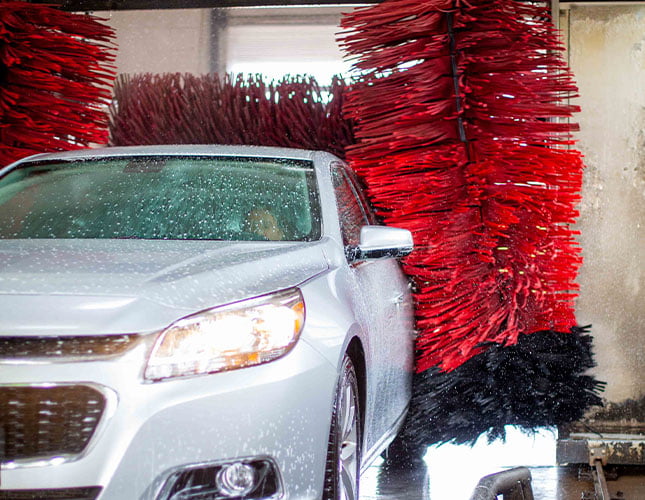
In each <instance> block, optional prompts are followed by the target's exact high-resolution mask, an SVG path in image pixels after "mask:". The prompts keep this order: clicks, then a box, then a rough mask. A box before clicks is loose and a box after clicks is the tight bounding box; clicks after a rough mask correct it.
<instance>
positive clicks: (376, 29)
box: [343, 0, 583, 371]
mask: <svg viewBox="0 0 645 500" xmlns="http://www.w3.org/2000/svg"><path fill="white" fill-rule="evenodd" d="M343 27H344V28H345V29H346V30H348V32H347V33H346V34H345V35H344V38H343V44H344V46H345V49H346V51H347V53H348V54H349V55H350V56H351V57H353V58H355V66H356V68H358V69H360V70H362V71H363V74H364V76H363V77H362V78H361V79H360V80H359V81H357V82H355V83H354V85H353V87H352V89H351V90H350V91H349V92H348V95H347V97H346V104H345V112H346V115H347V116H348V117H351V118H352V119H353V120H355V135H356V140H357V144H356V145H355V146H352V147H350V148H349V149H348V159H349V161H350V163H351V165H352V166H353V168H354V169H355V170H356V171H357V172H358V173H359V174H360V175H361V176H362V177H363V179H364V180H365V181H366V184H367V185H368V189H369V194H370V196H371V199H372V201H373V203H374V205H375V206H376V207H377V209H378V211H379V213H380V214H381V215H382V216H383V217H384V218H385V221H386V222H387V223H388V224H391V225H394V226H400V227H405V228H408V229H410V230H411V231H412V232H413V234H414V238H415V244H416V250H415V251H414V253H413V254H412V255H411V256H409V257H408V258H407V259H406V260H405V270H406V272H407V273H408V274H409V275H410V276H412V277H413V278H414V281H415V284H416V293H415V297H416V303H417V325H418V327H419V330H420V335H419V337H418V342H417V348H418V358H417V369H418V371H423V370H426V369H428V368H430V367H433V366H438V367H440V368H441V369H443V370H452V369H454V368H456V367H458V366H460V365H461V364H463V363H464V362H465V361H467V360H468V359H470V358H471V357H473V356H474V355H476V354H477V353H478V352H481V350H482V349H483V348H482V347H481V344H482V343H486V342H496V343H501V344H514V343H516V342H517V340H518V336H519V335H520V334H527V333H532V332H535V331H539V330H546V329H555V330H560V331H564V330H569V328H570V327H572V326H574V325H575V318H574V312H573V299H574V297H575V290H577V286H576V284H575V281H574V280H575V277H576V274H577V269H578V267H579V265H580V251H579V248H578V246H577V244H576V242H575V240H574V232H573V231H572V230H571V228H570V224H571V223H572V222H574V219H575V216H576V215H577V213H576V210H575V205H576V203H577V202H578V201H579V192H580V189H581V182H582V167H583V166H582V162H581V158H580V154H579V153H578V152H576V151H573V150H568V149H566V147H568V146H569V145H570V144H572V139H571V135H570V134H571V131H573V130H575V126H573V125H570V124H569V123H567V122H565V121H562V120H560V118H568V117H570V116H571V114H572V113H573V112H574V111H576V110H577V109H576V107H575V106H571V105H568V104H567V99H568V98H569V97H572V96H574V95H575V92H576V88H575V85H574V83H573V81H572V78H571V75H570V73H569V71H568V69H567V67H566V65H565V63H564V62H563V60H562V58H561V56H560V51H561V49H562V47H561V46H560V44H559V43H558V41H557V36H556V34H555V33H554V30H553V29H552V27H551V26H550V24H549V22H548V11H547V10H546V9H545V8H544V6H542V7H540V6H537V5H536V4H534V3H528V2H527V3H525V2H518V1H516V0H495V1H492V0H472V1H469V2H465V1H461V2H460V1H456V0H430V1H425V2H418V1H416V0H386V1H385V2H382V3H380V4H378V5H375V6H370V7H365V8H359V9H356V10H355V11H354V12H353V13H352V14H349V15H347V16H346V17H345V18H344V20H343Z"/></svg>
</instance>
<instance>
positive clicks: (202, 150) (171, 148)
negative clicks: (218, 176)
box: [17, 144, 316, 163]
mask: <svg viewBox="0 0 645 500" xmlns="http://www.w3.org/2000/svg"><path fill="white" fill-rule="evenodd" d="M315 153H316V152H315V151H310V150H306V149H294V148H278V147H269V146H227V145H210V144H173V145H158V146H119V147H104V148H94V149H76V150H71V151H63V152H59V153H43V154H38V155H34V156H30V157H27V158H23V159H22V160H19V161H18V162H17V163H23V162H28V161H43V160H46V161H50V160H67V161H69V160H75V159H81V160H82V159H90V158H111V157H118V156H190V155H194V156H212V155H222V156H256V157H267V158H289V159H294V160H298V159H301V160H311V159H312V158H313V156H314V154H315Z"/></svg>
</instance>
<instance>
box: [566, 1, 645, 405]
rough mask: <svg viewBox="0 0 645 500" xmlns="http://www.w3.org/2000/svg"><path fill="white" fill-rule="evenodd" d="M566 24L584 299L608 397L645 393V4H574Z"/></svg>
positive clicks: (582, 315) (584, 316)
mask: <svg viewBox="0 0 645 500" xmlns="http://www.w3.org/2000/svg"><path fill="white" fill-rule="evenodd" d="M561 27H562V29H563V30H564V34H565V37H567V39H568V46H569V57H570V64H571V67H572V69H573V72H574V74H575V76H576V80H577V82H578V86H579V88H580V95H581V98H580V99H578V100H577V101H578V103H579V104H580V105H581V106H582V113H580V114H579V115H578V116H577V117H576V118H577V121H578V122H579V123H580V126H581V132H580V134H579V136H578V137H579V144H578V148H579V149H580V150H581V151H582V152H583V154H584V155H585V160H586V161H585V162H586V165H587V168H586V172H585V177H584V188H583V201H582V204H581V207H580V208H581V217H580V220H579V230H580V231H581V233H582V234H581V236H580V243H581V245H582V249H583V255H584V259H585V260H584V265H583V267H582V269H581V274H580V277H579V280H578V281H579V283H580V286H581V293H580V298H579V300H578V303H577V313H578V320H579V323H580V324H592V325H593V328H592V333H593V335H594V343H595V350H596V359H597V361H598V367H597V369H596V374H597V376H598V378H599V379H601V380H605V381H607V382H608V386H607V390H606V394H605V395H606V397H607V398H608V399H609V400H610V401H615V402H618V401H622V400H624V399H626V398H630V397H631V398H635V397H638V396H640V395H643V394H645V348H644V345H643V344H644V343H645V5H644V6H612V7H591V6H575V5H574V6H572V7H571V8H570V9H569V10H568V11H564V16H563V17H562V18H561Z"/></svg>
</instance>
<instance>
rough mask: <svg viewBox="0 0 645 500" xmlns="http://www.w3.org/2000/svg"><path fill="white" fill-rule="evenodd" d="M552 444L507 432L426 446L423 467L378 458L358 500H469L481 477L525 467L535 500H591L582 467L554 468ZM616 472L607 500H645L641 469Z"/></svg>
mask: <svg viewBox="0 0 645 500" xmlns="http://www.w3.org/2000/svg"><path fill="white" fill-rule="evenodd" d="M555 443H556V438H555V435H554V434H553V433H552V432H550V431H543V432H540V433H538V434H536V435H535V436H533V437H529V436H526V435H524V434H522V433H521V432H519V431H516V430H514V429H510V430H509V431H508V435H507V440H506V443H502V442H495V443H492V444H488V443H487V442H486V441H485V440H483V439H481V440H480V441H478V442H477V443H476V444H475V446H474V447H470V446H454V445H443V446H440V447H431V448H429V449H428V451H427V453H426V455H425V457H424V460H423V461H422V462H419V463H418V464H417V465H416V466H410V467H406V468H403V469H400V468H396V469H392V468H391V467H388V465H387V463H386V462H384V461H383V460H382V459H378V460H377V461H376V462H375V463H374V464H373V465H372V466H371V467H370V468H369V469H368V470H367V471H366V472H365V474H363V477H362V480H361V496H360V500H469V499H470V497H471V495H472V492H473V490H474V489H475V487H476V485H477V483H478V481H479V479H480V478H482V477H483V476H485V475H487V474H492V473H495V472H499V471H502V470H505V469H509V468H513V467H517V466H527V467H529V469H530V471H531V476H532V485H533V494H534V497H535V500H580V499H584V498H588V499H589V500H593V499H594V495H593V491H594V485H593V482H592V479H591V477H590V476H589V475H587V474H586V472H587V468H585V467H582V468H580V467H578V466H570V467H558V466H556V465H555ZM608 471H609V472H611V470H609V469H608ZM617 472H618V475H617V476H616V477H614V476H612V475H611V474H609V477H608V482H607V485H608V488H609V492H610V493H611V496H612V498H616V499H621V500H645V469H642V468H641V469H629V468H628V469H620V470H618V471H617Z"/></svg>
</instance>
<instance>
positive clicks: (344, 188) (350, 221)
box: [332, 165, 369, 247]
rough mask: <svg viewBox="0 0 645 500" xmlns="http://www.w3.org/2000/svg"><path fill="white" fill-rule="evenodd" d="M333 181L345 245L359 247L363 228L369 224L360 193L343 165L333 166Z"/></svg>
mask: <svg viewBox="0 0 645 500" xmlns="http://www.w3.org/2000/svg"><path fill="white" fill-rule="evenodd" d="M332 180H333V183H334V189H335V191H336V203H337V206H338V217H339V219H340V230H341V233H342V236H343V245H345V246H346V247H347V246H357V245H358V244H359V242H360V234H361V227H362V226H364V225H366V224H369V222H368V218H367V217H366V214H365V211H364V209H363V207H362V205H361V202H360V201H359V198H358V191H357V190H356V188H355V187H354V185H353V184H352V181H351V180H350V178H349V175H348V173H347V172H346V170H345V168H344V167H343V166H342V165H333V166H332Z"/></svg>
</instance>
